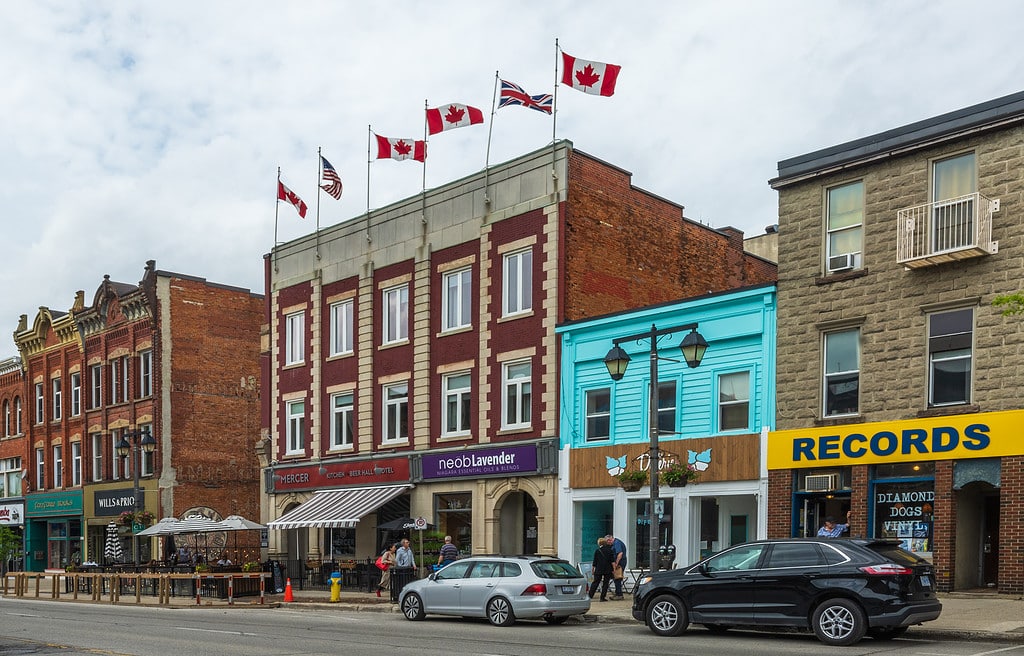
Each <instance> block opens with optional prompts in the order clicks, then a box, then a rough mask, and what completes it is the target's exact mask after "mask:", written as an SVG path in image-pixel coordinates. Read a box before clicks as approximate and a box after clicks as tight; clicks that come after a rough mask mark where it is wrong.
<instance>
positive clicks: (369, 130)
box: [366, 123, 373, 243]
mask: <svg viewBox="0 0 1024 656" xmlns="http://www.w3.org/2000/svg"><path fill="white" fill-rule="evenodd" d="M372 141H373V126H372V125H370V124H369V123H367V125H366V243H370V242H371V241H373V240H372V239H370V162H372V161H373V160H372V159H370V142H372Z"/></svg>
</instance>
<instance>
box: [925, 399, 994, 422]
mask: <svg viewBox="0 0 1024 656" xmlns="http://www.w3.org/2000/svg"><path fill="white" fill-rule="evenodd" d="M978 412H981V406H979V405H978V404H977V403H964V404H962V405H944V406H941V407H938V408H927V409H925V410H921V411H919V412H918V413H917V416H918V418H919V419H924V418H927V417H949V416H951V415H969V414H975V413H978Z"/></svg>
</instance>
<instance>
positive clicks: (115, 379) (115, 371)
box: [110, 358, 121, 405]
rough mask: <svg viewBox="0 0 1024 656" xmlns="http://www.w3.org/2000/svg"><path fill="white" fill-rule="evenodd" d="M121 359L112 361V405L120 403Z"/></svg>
mask: <svg viewBox="0 0 1024 656" xmlns="http://www.w3.org/2000/svg"><path fill="white" fill-rule="evenodd" d="M120 364H121V359H120V358H117V359H114V360H111V361H110V403H111V405H113V404H116V403H119V402H120V399H118V398H117V397H118V394H120V393H121V374H120V368H119V365H120Z"/></svg>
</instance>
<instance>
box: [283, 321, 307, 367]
mask: <svg viewBox="0 0 1024 656" xmlns="http://www.w3.org/2000/svg"><path fill="white" fill-rule="evenodd" d="M305 361H306V313H305V311H302V312H292V313H291V314H288V315H285V318H284V364H285V366H288V365H293V364H302V363H303V362H305Z"/></svg>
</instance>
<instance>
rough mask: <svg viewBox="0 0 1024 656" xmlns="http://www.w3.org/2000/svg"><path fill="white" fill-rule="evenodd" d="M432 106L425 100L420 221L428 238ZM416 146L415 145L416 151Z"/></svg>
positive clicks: (424, 234)
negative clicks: (428, 141)
mask: <svg viewBox="0 0 1024 656" xmlns="http://www.w3.org/2000/svg"><path fill="white" fill-rule="evenodd" d="M429 109H430V105H429V104H428V101H427V99H426V98H424V99H423V194H422V195H423V198H422V201H421V208H422V209H421V214H420V221H422V223H423V236H424V237H426V236H427V110H429ZM415 148H416V144H413V149H414V151H415Z"/></svg>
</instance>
